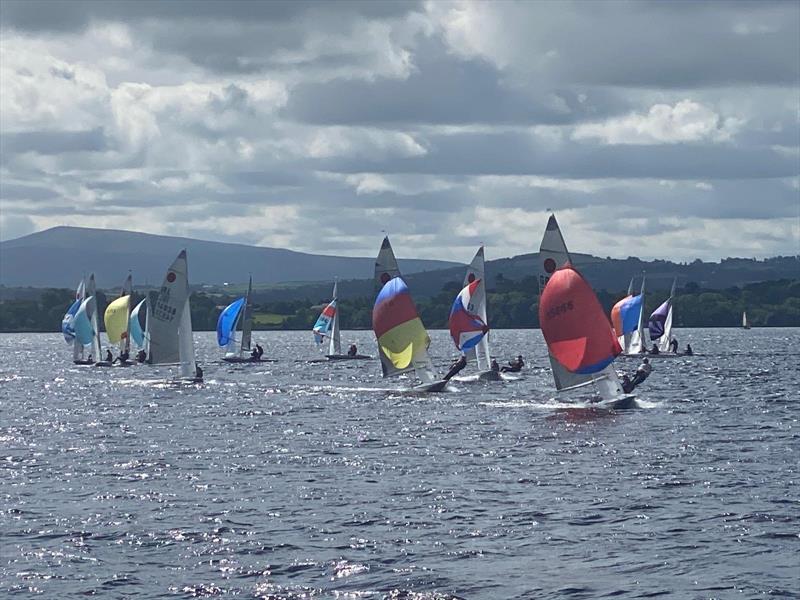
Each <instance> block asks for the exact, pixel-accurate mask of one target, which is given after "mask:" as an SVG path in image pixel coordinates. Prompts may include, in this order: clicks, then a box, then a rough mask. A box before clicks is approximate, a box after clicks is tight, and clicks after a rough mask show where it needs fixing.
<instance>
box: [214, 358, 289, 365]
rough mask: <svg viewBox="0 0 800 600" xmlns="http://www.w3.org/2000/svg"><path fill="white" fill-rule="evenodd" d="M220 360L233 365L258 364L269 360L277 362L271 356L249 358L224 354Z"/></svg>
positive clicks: (269, 361)
mask: <svg viewBox="0 0 800 600" xmlns="http://www.w3.org/2000/svg"><path fill="white" fill-rule="evenodd" d="M222 360H223V361H224V362H226V363H231V364H235V365H251V364H253V365H254V364H258V363H271V362H278V361H277V360H275V359H272V358H258V359H254V358H249V357H244V356H224V357H223V358H222Z"/></svg>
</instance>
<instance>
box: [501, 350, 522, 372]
mask: <svg viewBox="0 0 800 600" xmlns="http://www.w3.org/2000/svg"><path fill="white" fill-rule="evenodd" d="M524 366H525V361H523V360H522V355H521V354H520V355H519V356H517V358H515V359H512V360H510V361H508V366H504V367H503V368H502V369H500V370H501V371H502V372H503V373H517V372H519V371H521V370H522V367H524Z"/></svg>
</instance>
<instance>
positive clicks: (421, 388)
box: [411, 379, 447, 393]
mask: <svg viewBox="0 0 800 600" xmlns="http://www.w3.org/2000/svg"><path fill="white" fill-rule="evenodd" d="M446 387H447V380H446V379H442V380H440V381H434V382H432V383H421V384H419V385H415V386H414V387H413V388H411V389H412V391H414V392H424V393H428V392H441V391H442V390H443V389H444V388H446Z"/></svg>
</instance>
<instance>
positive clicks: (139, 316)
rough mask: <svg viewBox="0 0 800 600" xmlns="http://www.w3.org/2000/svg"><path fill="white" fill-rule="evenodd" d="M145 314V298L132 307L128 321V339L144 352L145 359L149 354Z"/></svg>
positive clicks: (148, 336) (148, 337)
mask: <svg viewBox="0 0 800 600" xmlns="http://www.w3.org/2000/svg"><path fill="white" fill-rule="evenodd" d="M147 313H148V311H147V298H146V297H145V298H144V299H142V300H141V301H140V302H139V304H137V305H136V306H135V307H134V309H133V310H132V311H131V316H130V318H129V319H128V332H129V334H130V339H132V340H133V342H134V343H135V344H136V346H137V347H138V348H139V349H140V350H143V351H144V356H145V357H146V356H147V354H148V353H149V348H150V341H149V340H150V335H149V332H148V319H147ZM137 360H139V359H137Z"/></svg>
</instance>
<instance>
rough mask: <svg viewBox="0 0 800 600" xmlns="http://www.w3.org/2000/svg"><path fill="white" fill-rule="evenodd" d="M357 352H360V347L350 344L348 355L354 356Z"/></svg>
mask: <svg viewBox="0 0 800 600" xmlns="http://www.w3.org/2000/svg"><path fill="white" fill-rule="evenodd" d="M356 354H358V347H357V346H356V345H355V344H350V347H349V348H348V349H347V356H349V357H350V358H353V357H354V356H355V355H356Z"/></svg>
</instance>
